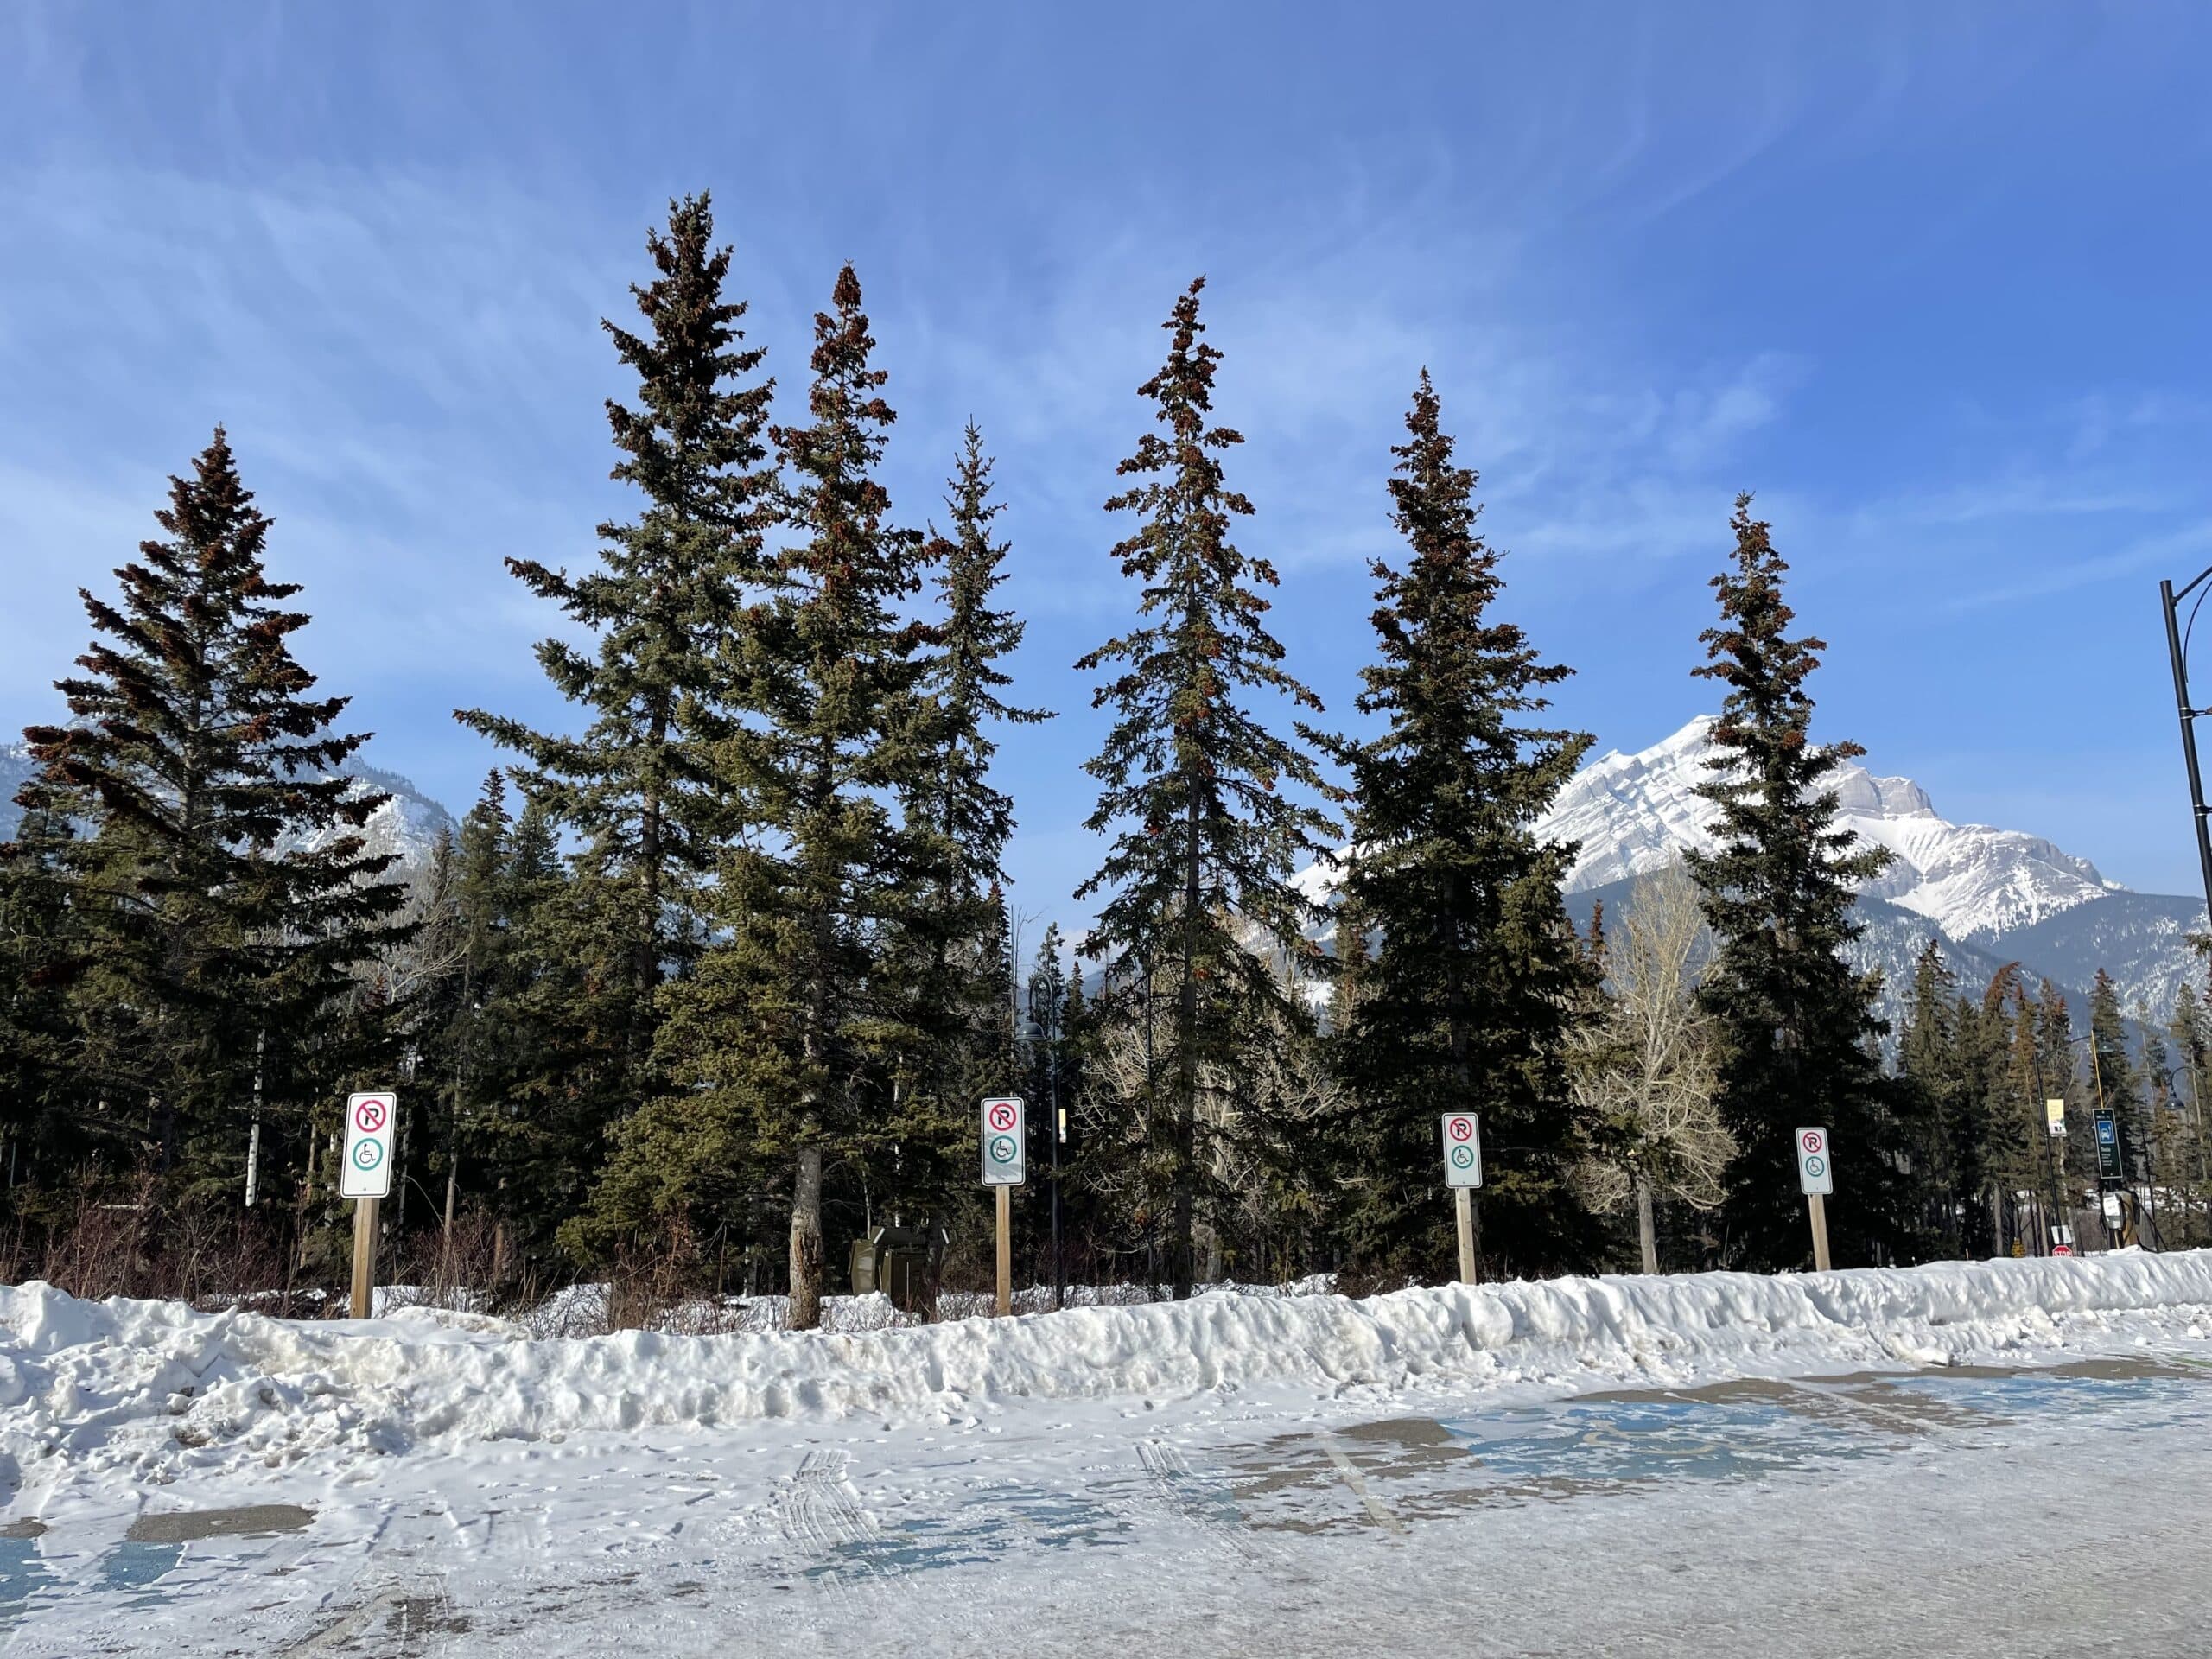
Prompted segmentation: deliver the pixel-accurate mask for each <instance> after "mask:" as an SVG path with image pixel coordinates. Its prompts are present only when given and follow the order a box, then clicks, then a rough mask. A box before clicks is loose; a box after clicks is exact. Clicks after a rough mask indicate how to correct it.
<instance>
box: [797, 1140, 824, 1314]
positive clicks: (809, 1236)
mask: <svg viewBox="0 0 2212 1659" xmlns="http://www.w3.org/2000/svg"><path fill="white" fill-rule="evenodd" d="M821 1323H822V1148H821V1147H800V1148H799V1154H798V1173H797V1174H796V1176H795V1177H794V1179H793V1180H792V1182H791V1329H792V1330H794V1331H811V1330H813V1329H814V1328H815V1327H816V1326H817V1325H820V1324H821Z"/></svg>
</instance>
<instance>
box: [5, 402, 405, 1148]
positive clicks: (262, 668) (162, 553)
mask: <svg viewBox="0 0 2212 1659" xmlns="http://www.w3.org/2000/svg"><path fill="white" fill-rule="evenodd" d="M156 518H157V520H158V522H159V523H160V524H161V527H162V531H164V532H165V534H166V537H167V538H166V539H164V540H149V541H146V542H143V543H140V546H139V559H138V560H137V562H134V563H129V564H126V565H124V566H123V567H122V568H121V569H118V571H117V572H116V575H117V577H118V580H119V581H120V582H121V583H122V596H121V600H120V603H119V605H118V604H111V603H109V602H108V601H105V600H102V599H99V598H95V597H94V596H93V595H92V594H90V593H89V592H86V593H85V594H83V598H84V601H85V608H86V613H88V614H89V615H90V617H91V618H92V626H93V628H94V630H95V632H96V635H97V636H98V637H97V638H96V639H95V641H94V643H93V644H92V647H91V648H90V649H89V650H88V651H87V652H86V654H85V655H84V656H82V657H80V658H79V659H78V663H79V667H80V668H81V669H82V670H83V673H82V674H81V675H80V676H79V677H74V678H70V679H66V680H62V681H60V682H58V689H59V690H60V691H61V692H62V694H63V696H65V697H66V698H67V703H68V708H69V711H70V713H71V715H73V717H74V718H73V721H72V722H71V723H70V724H68V725H67V726H34V727H31V728H28V729H27V730H26V731H25V734H24V736H25V738H26V739H27V741H28V742H29V747H30V752H31V754H32V756H33V758H34V759H35V760H36V761H37V762H38V764H39V767H40V771H39V774H38V777H37V779H36V780H35V783H34V785H33V786H32V791H31V792H32V794H33V796H34V798H35V800H36V801H38V802H40V803H46V804H58V803H60V802H64V801H67V802H73V803H79V804H81V806H82V810H85V811H86V813H87V814H88V815H90V816H91V817H92V819H93V821H94V823H95V825H96V827H95V829H93V832H92V835H91V836H88V837H86V838H85V839H82V840H76V839H67V838H64V837H62V836H60V833H59V830H58V829H57V827H56V826H54V825H53V824H52V823H51V822H50V821H48V824H47V832H48V836H47V846H46V849H45V853H44V857H45V858H46V859H48V860H50V861H51V862H50V863H49V864H48V865H47V866H46V868H48V869H50V870H52V871H54V873H56V874H59V876H60V880H62V881H63V882H64V883H65V884H66V886H67V902H68V904H69V906H70V907H71V909H72V910H73V912H74V914H75V925H73V929H72V935H73V937H72V938H70V940H69V942H68V945H67V957H66V958H65V959H63V960H60V961H48V962H47V963H42V964H41V965H40V967H39V968H38V969H37V970H36V973H37V975H38V976H42V977H44V978H47V979H49V980H51V979H60V980H66V981H67V982H69V983H70V984H71V985H72V987H73V1014H74V1019H73V1029H72V1032H71V1035H70V1052H69V1055H68V1058H69V1062H70V1064H71V1065H72V1066H73V1070H74V1071H75V1072H76V1073H77V1076H78V1078H79V1090H80V1100H81V1101H82V1102H83V1103H85V1104H86V1105H97V1106H98V1107H99V1109H100V1121H101V1127H102V1130H103V1135H104V1139H105V1142H106V1147H105V1153H106V1155H105V1157H104V1158H103V1160H102V1162H103V1163H104V1164H105V1166H107V1167H110V1168H113V1167H115V1166H117V1165H118V1164H120V1163H124V1162H130V1161H139V1160H143V1161H146V1162H149V1163H150V1164H152V1165H153V1166H156V1167H157V1168H158V1169H161V1170H162V1171H165V1172H168V1173H170V1174H171V1175H172V1177H173V1189H172V1190H175V1183H181V1184H182V1185H183V1186H185V1187H187V1188H189V1187H190V1186H192V1185H195V1184H197V1185H201V1186H203V1187H207V1188H209V1189H211V1190H212V1189H213V1187H215V1186H219V1185H230V1184H234V1183H238V1182H239V1181H241V1180H242V1179H243V1176H244V1171H245V1154H246V1143H247V1139H248V1134H249V1124H248V1123H247V1122H246V1117H247V1115H248V1114H249V1112H250V1110H251V1101H252V1099H253V1096H254V1095H255V1092H256V1090H255V1088H254V1075H255V1072H256V1071H257V1069H258V1070H260V1071H262V1073H263V1074H264V1078H265V1080H267V1081H268V1082H270V1084H272V1085H274V1091H275V1092H277V1093H278V1094H279V1095H280V1096H281V1097H283V1098H287V1099H289V1101H290V1102H291V1103H292V1109H293V1115H294V1118H295V1121H296V1122H302V1123H303V1122H304V1119H305V1115H306V1112H307V1109H308V1103H309V1102H310V1101H312V1100H314V1099H315V1098H316V1097H317V1096H318V1095H319V1094H320V1093H321V1090H320V1088H319V1087H311V1086H310V1085H311V1084H317V1083H319V1081H320V1080H321V1078H322V1077H324V1076H325V1075H326V1074H328V1073H330V1072H332V1071H334V1069H335V1070H336V1071H344V1070H345V1069H346V1060H347V1056H346V1055H345V1054H343V1053H339V1052H334V1049H337V1048H339V1047H342V1046H343V1045H342V1044H340V1030H341V1027H342V1024H343V1020H342V1009H341V1007H340V1005H341V1002H342V1001H343V999H344V998H345V996H346V993H347V992H348V989H349V987H350V976H351V975H352V974H353V971H354V970H355V969H358V968H359V967H361V966H362V965H364V964H365V963H368V962H369V961H370V960H371V959H372V957H374V956H375V955H376V953H377V952H378V950H379V949H381V948H382V947H383V946H385V944H389V943H391V941H392V940H393V939H394V938H396V937H397V935H398V934H399V933H400V932H401V931H403V930H401V929H400V928H399V926H398V925H397V923H396V922H395V920H394V918H395V916H396V913H397V911H398V910H399V908H400V906H402V905H403V904H404V902H405V898H406V894H405V890H404V888H403V887H399V886H397V884H392V883H386V882H383V881H380V880H378V877H379V876H381V875H382V874H384V872H385V870H386V869H387V868H389V867H390V866H391V862H392V860H391V857H390V856H389V855H372V854H369V853H367V852H366V851H365V850H364V845H363V842H362V838H361V836H359V833H358V831H359V828H360V826H361V825H362V824H363V823H365V821H366V820H367V818H368V817H369V815H370V814H371V813H372V812H373V811H374V810H376V809H377V807H378V806H379V805H380V804H382V803H383V802H384V800H385V797H384V796H382V795H379V794H376V793H373V792H364V791H360V790H359V789H357V788H356V787H355V786H354V785H353V783H352V781H351V780H350V779H346V778H345V777H342V776H340V775H339V774H338V772H337V768H338V767H339V766H340V765H341V764H342V763H343V762H344V761H345V760H347V759H348V758H349V757H350V756H352V755H353V753H354V752H355V751H356V750H357V749H359V747H360V746H361V744H362V743H363V742H365V741H366V739H365V736H360V735H354V736H348V735H343V734H339V733H338V732H336V731H335V730H334V721H336V720H337V719H338V717H339V715H340V714H341V713H342V712H343V711H344V709H345V708H346V698H343V697H315V696H310V695H309V694H310V693H311V692H312V690H313V689H314V686H315V677H314V676H313V675H311V674H309V673H308V671H306V670H305V669H304V668H302V666H301V665H300V664H299V663H298V662H297V661H296V659H295V658H293V656H292V653H291V647H290V643H289V641H290V636H291V635H292V634H293V633H294V632H297V631H298V630H299V629H300V628H301V627H302V626H305V625H306V623H307V621H308V617H307V615H306V613H304V612H302V611H297V610H290V609H287V608H285V607H284V601H287V600H289V599H291V598H293V597H294V596H295V595H296V594H298V593H299V591H300V588H299V585H298V584H297V583H294V582H271V581H270V579H269V577H268V575H267V574H266V573H265V570H264V564H263V555H264V548H265V545H266V542H267V537H268V532H269V527H270V521H269V519H267V518H265V517H264V516H263V515H262V513H261V512H259V511H258V510H257V508H256V507H255V506H254V505H253V497H252V495H251V493H250V492H249V491H248V490H247V489H246V488H245V485H244V484H243V483H242V482H241V481H240V480H239V477H238V467H237V465H236V462H235V461H234V458H233V457H232V452H231V448H230V443H229V441H228V439H227V438H226V436H225V435H224V433H223V431H222V429H220V428H218V429H216V432H215V435H214V439H213V442H211V443H210V444H209V445H208V446H207V448H206V449H205V450H204V451H202V452H201V453H200V455H199V456H198V458H197V459H196V461H194V471H193V476H192V477H191V478H189V479H182V478H173V479H172V480H170V491H169V505H168V507H167V508H166V509H164V510H163V511H162V512H159V513H157V514H156ZM356 1058H358V1056H357V1057H356Z"/></svg>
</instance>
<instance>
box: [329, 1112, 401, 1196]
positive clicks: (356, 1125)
mask: <svg viewBox="0 0 2212 1659" xmlns="http://www.w3.org/2000/svg"><path fill="white" fill-rule="evenodd" d="M398 1121H399V1096H397V1095H395V1094H393V1093H392V1092H391V1090H389V1089H378V1090H374V1091H372V1092H371V1093H369V1094H365V1095H348V1096H346V1149H345V1151H344V1153H343V1154H340V1161H339V1165H338V1196H339V1197H340V1198H385V1197H388V1196H390V1194H391V1141H392V1136H393V1135H394V1134H395V1133H396V1132H397V1126H398Z"/></svg>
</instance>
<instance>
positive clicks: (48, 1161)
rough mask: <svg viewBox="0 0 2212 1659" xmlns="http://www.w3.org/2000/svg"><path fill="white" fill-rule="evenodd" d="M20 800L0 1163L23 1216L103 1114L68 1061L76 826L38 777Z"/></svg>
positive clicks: (5, 926)
mask: <svg viewBox="0 0 2212 1659" xmlns="http://www.w3.org/2000/svg"><path fill="white" fill-rule="evenodd" d="M16 804H17V805H18V806H20V807H21V808H22V817H21V818H20V819H19V820H18V821H17V823H16V835H15V839H14V840H12V841H9V842H0V1166H4V1167H5V1169H6V1172H7V1174H6V1189H7V1192H8V1203H9V1205H10V1209H12V1210H14V1211H16V1213H17V1214H18V1215H19V1216H20V1215H21V1213H22V1210H23V1209H24V1208H25V1207H26V1206H25V1205H24V1203H23V1197H24V1196H25V1195H27V1194H28V1193H29V1192H37V1191H38V1190H39V1189H40V1188H41V1186H42V1185H43V1186H46V1187H48V1188H49V1189H50V1188H52V1187H54V1186H57V1185H66V1183H67V1177H68V1175H69V1173H71V1172H73V1171H74V1170H76V1169H79V1168H80V1167H82V1166H83V1165H84V1163H85V1162H86V1159H87V1157H88V1155H89V1154H90V1151H91V1147H90V1145H89V1144H88V1143H87V1141H86V1135H87V1132H88V1131H91V1130H92V1129H93V1128H94V1127H95V1125H96V1122H97V1120H96V1119H94V1118H92V1116H89V1115H87V1114H86V1113H84V1112H83V1111H82V1109H81V1108H82V1105H83V1102H82V1100H81V1098H80V1096H79V1091H78V1090H77V1088H76V1085H75V1080H74V1077H73V1067H72V1065H71V1063H70V1052H71V1045H70V1032H71V1029H72V1025H71V1018H70V1007H69V995H68V985H67V974H68V964H69V963H70V962H71V961H72V960H73V958H74V957H76V956H77V954H78V950H77V948H76V943H75V941H74V939H73V933H74V931H75V929H76V927H77V926H78V925H79V921H80V920H81V916H80V915H79V912H76V911H75V910H74V909H73V906H72V905H71V902H70V898H71V893H70V885H69V881H68V859H69V855H70V852H71V849H72V847H73V843H74V842H75V841H76V838H77V837H76V832H75V829H74V827H73V825H72V824H71V823H70V822H69V813H68V811H67V810H66V809H65V807H64V806H63V805H62V804H60V802H58V801H57V800H56V799H55V798H54V795H53V793H52V792H51V791H49V790H48V788H47V787H46V786H45V785H43V784H42V783H41V782H40V780H39V779H36V778H33V779H30V780H29V782H28V783H26V784H25V785H24V786H23V787H22V790H21V791H19V792H18V793H17V795H16ZM19 1188H22V1189H23V1190H24V1192H23V1193H22V1194H19V1191H18V1189H19Z"/></svg>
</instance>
